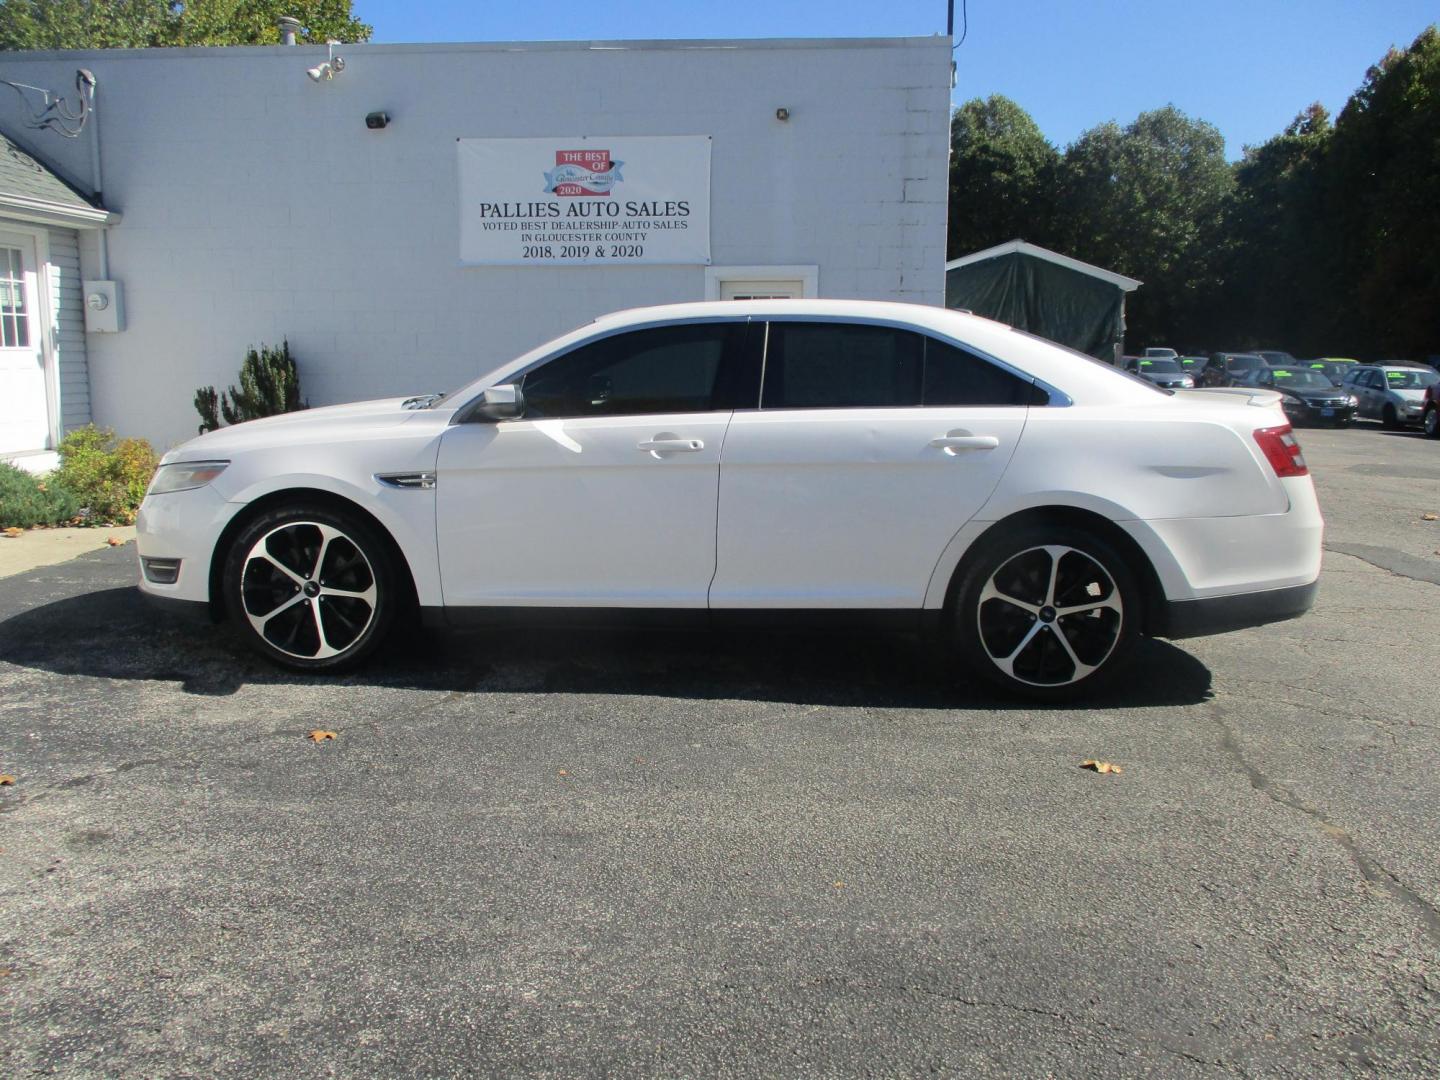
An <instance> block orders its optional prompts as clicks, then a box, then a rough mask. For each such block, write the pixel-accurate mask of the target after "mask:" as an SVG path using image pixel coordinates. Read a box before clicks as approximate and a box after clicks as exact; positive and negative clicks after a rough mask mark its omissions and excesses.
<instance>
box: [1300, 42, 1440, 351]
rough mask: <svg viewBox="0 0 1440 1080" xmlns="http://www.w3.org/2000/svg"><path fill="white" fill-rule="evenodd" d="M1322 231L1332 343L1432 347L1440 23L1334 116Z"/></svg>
mask: <svg viewBox="0 0 1440 1080" xmlns="http://www.w3.org/2000/svg"><path fill="white" fill-rule="evenodd" d="M1326 171H1327V175H1326V202H1325V211H1326V212H1325V214H1324V215H1323V216H1320V217H1318V220H1317V221H1316V222H1315V228H1316V229H1317V230H1321V231H1322V232H1323V233H1324V234H1325V236H1326V240H1327V242H1328V244H1329V245H1330V246H1331V248H1332V249H1333V250H1334V252H1335V258H1334V262H1333V264H1332V265H1333V267H1334V273H1335V274H1336V278H1335V280H1334V281H1333V283H1332V284H1333V288H1334V298H1333V299H1334V303H1335V307H1336V311H1337V315H1338V327H1337V344H1338V346H1339V347H1341V348H1344V349H1346V350H1348V351H1351V352H1356V353H1359V354H1361V355H1367V356H1376V355H1379V356H1384V355H1395V356H1424V355H1428V354H1433V353H1435V352H1440V318H1437V314H1436V313H1437V312H1440V30H1437V29H1436V27H1434V26H1431V27H1429V28H1428V29H1426V30H1425V31H1424V32H1422V33H1421V34H1420V35H1419V37H1417V38H1416V39H1415V41H1414V42H1413V43H1412V44H1411V45H1410V47H1409V48H1408V49H1405V50H1403V51H1401V50H1391V51H1390V53H1389V54H1388V55H1386V56H1385V58H1384V59H1382V60H1381V61H1380V63H1378V64H1376V65H1375V66H1374V67H1372V68H1371V69H1370V70H1369V71H1368V72H1367V73H1366V76H1365V82H1364V83H1363V84H1362V85H1361V87H1360V89H1359V90H1357V91H1356V92H1355V94H1354V95H1353V96H1352V97H1351V98H1350V100H1349V102H1347V103H1346V105H1345V108H1344V109H1343V110H1341V112H1340V115H1339V117H1338V118H1337V119H1336V121H1335V131H1334V136H1333V139H1332V145H1331V152H1330V154H1329V161H1328V168H1327V170H1326Z"/></svg>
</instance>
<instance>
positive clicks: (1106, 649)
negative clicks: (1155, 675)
mask: <svg viewBox="0 0 1440 1080" xmlns="http://www.w3.org/2000/svg"><path fill="white" fill-rule="evenodd" d="M1140 609H1141V594H1140V587H1139V585H1138V584H1137V583H1136V580H1135V577H1134V575H1133V574H1132V573H1131V572H1130V570H1129V569H1128V568H1127V567H1126V565H1125V560H1124V559H1122V558H1121V557H1120V555H1119V554H1118V553H1117V552H1116V551H1115V550H1114V549H1113V548H1112V547H1111V546H1110V545H1109V544H1108V543H1106V542H1105V541H1103V540H1101V539H1100V538H1099V537H1097V536H1095V535H1093V534H1091V533H1089V532H1087V531H1085V530H1083V529H1079V528H1074V527H1070V526H1062V525H1055V526H1031V527H1026V528H1023V529H1017V530H1014V531H1010V532H1006V533H1004V534H1001V535H1000V536H998V537H996V538H995V539H993V540H989V541H982V547H981V548H980V549H979V550H978V551H977V553H976V554H975V556H974V557H973V558H972V559H970V560H969V563H968V565H967V567H966V569H965V571H964V575H963V577H962V579H961V581H960V583H959V588H958V590H957V592H956V600H955V607H954V611H953V618H954V620H955V621H954V627H953V628H954V631H955V638H956V642H957V644H958V647H959V651H960V657H961V659H962V660H963V661H964V662H965V664H966V666H968V667H969V668H971V669H972V670H973V671H975V672H976V673H977V674H979V675H981V676H982V677H984V678H986V679H988V680H990V681H991V682H994V683H997V684H999V685H1000V686H1002V687H1004V688H1006V689H1008V690H1011V691H1014V692H1016V693H1020V694H1023V695H1025V696H1027V697H1033V698H1040V699H1043V700H1049V701H1061V700H1066V699H1069V698H1074V697H1079V696H1081V695H1083V694H1087V693H1090V692H1092V691H1094V690H1096V689H1098V688H1100V687H1101V686H1102V685H1103V684H1104V683H1106V682H1107V681H1108V680H1109V679H1110V678H1111V677H1112V676H1113V675H1114V674H1115V672H1116V670H1117V669H1119V668H1120V667H1121V666H1123V664H1124V663H1125V661H1126V660H1128V659H1129V656H1130V653H1131V651H1132V649H1133V646H1134V644H1135V640H1136V638H1137V637H1138V636H1139V623H1140Z"/></svg>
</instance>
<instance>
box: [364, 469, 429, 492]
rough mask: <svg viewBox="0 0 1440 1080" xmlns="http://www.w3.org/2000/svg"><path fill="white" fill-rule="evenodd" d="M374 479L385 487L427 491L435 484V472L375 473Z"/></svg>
mask: <svg viewBox="0 0 1440 1080" xmlns="http://www.w3.org/2000/svg"><path fill="white" fill-rule="evenodd" d="M375 479H376V480H378V481H379V482H380V483H382V484H384V485H385V486H386V487H392V488H406V489H409V490H416V491H429V490H431V489H432V488H433V487H434V486H435V474H434V473H431V472H391V473H376V474H375Z"/></svg>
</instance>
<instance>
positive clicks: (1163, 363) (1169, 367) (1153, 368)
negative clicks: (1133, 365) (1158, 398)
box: [1140, 359, 1180, 374]
mask: <svg viewBox="0 0 1440 1080" xmlns="http://www.w3.org/2000/svg"><path fill="white" fill-rule="evenodd" d="M1140 370H1141V371H1144V372H1150V373H1152V374H1154V373H1158V372H1162V371H1163V372H1170V371H1179V370H1180V365H1179V364H1177V363H1176V362H1175V361H1174V360H1155V359H1147V360H1141V361H1140Z"/></svg>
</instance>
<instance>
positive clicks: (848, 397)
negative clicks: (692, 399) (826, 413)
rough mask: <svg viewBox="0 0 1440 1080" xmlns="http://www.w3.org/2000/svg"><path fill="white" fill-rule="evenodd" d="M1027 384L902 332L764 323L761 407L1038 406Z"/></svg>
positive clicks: (1038, 394) (1042, 398)
mask: <svg viewBox="0 0 1440 1080" xmlns="http://www.w3.org/2000/svg"><path fill="white" fill-rule="evenodd" d="M1048 400H1049V398H1048V397H1047V396H1046V395H1045V393H1044V392H1043V391H1041V390H1039V389H1037V388H1036V387H1035V386H1034V384H1033V383H1031V382H1029V381H1028V380H1026V379H1023V378H1020V377H1018V376H1016V375H1012V374H1010V373H1009V372H1008V371H1005V370H1004V369H1002V368H1000V367H997V366H996V365H995V364H992V363H990V362H989V361H988V360H985V359H983V358H982V357H979V356H976V355H975V354H974V353H971V352H968V351H966V350H965V349H962V348H960V347H958V346H956V345H951V344H948V343H946V342H943V341H937V340H935V339H934V338H928V337H925V336H923V335H921V334H917V333H914V332H913V331H909V330H900V329H894V328H891V327H886V326H870V325H866V324H857V323H798V322H797V323H792V322H773V323H771V324H770V332H769V342H768V345H767V346H766V350H765V393H764V395H763V398H762V405H763V407H764V408H766V409H843V408H904V407H913V406H918V405H924V406H929V407H945V406H962V407H963V406H996V405H1043V404H1045V403H1046V402H1047V401H1048Z"/></svg>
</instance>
